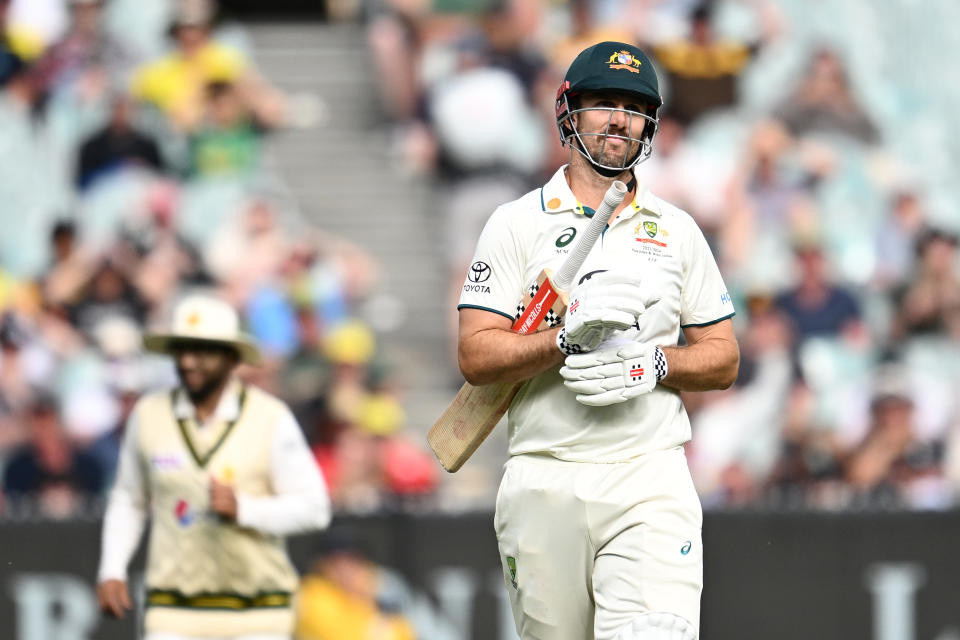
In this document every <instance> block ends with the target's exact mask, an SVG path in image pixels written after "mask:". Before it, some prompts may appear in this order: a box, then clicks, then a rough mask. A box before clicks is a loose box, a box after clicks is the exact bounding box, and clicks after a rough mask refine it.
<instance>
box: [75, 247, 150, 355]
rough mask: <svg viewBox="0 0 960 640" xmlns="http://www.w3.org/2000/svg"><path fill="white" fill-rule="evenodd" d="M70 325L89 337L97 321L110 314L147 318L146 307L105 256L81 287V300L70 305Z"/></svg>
mask: <svg viewBox="0 0 960 640" xmlns="http://www.w3.org/2000/svg"><path fill="white" fill-rule="evenodd" d="M69 314H70V324H72V325H73V326H74V327H76V328H77V329H78V330H79V331H80V332H81V333H83V334H84V335H86V336H88V337H90V338H91V339H92V337H93V335H94V330H95V329H96V326H97V324H98V323H99V322H100V321H101V320H103V319H104V318H106V317H108V316H112V315H118V316H123V317H126V318H129V319H131V320H133V321H134V322H135V323H136V324H137V325H141V326H142V325H143V324H144V322H145V321H146V315H147V306H146V303H145V301H144V300H143V297H142V296H141V295H140V292H139V291H137V289H136V287H134V286H133V284H132V283H131V282H130V279H129V277H128V275H127V274H126V273H125V272H124V271H123V269H122V267H121V266H120V265H119V264H117V262H116V260H113V259H111V258H104V259H102V260H101V261H100V264H99V265H98V266H97V268H96V269H95V270H94V271H93V273H92V275H91V276H90V279H89V280H88V282H87V284H86V285H85V287H84V290H83V294H82V296H81V298H80V301H79V302H77V303H76V304H74V305H71V306H70V308H69Z"/></svg>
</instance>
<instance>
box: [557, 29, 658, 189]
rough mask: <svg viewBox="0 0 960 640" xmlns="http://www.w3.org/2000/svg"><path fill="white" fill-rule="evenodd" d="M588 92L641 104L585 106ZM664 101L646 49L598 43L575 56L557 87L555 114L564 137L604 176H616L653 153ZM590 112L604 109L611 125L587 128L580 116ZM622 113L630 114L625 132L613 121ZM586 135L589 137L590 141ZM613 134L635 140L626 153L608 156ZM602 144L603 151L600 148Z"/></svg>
mask: <svg viewBox="0 0 960 640" xmlns="http://www.w3.org/2000/svg"><path fill="white" fill-rule="evenodd" d="M586 92H594V93H597V92H599V93H602V92H610V93H618V94H628V95H631V96H633V98H635V100H636V102H637V103H638V104H639V105H641V108H640V109H639V110H625V109H616V108H611V107H591V108H590V109H585V108H583V106H582V104H581V99H582V97H583V94H584V93H586ZM662 105H663V99H662V97H661V96H660V84H659V82H658V80H657V74H656V71H654V68H653V64H652V63H651V62H650V59H649V58H648V57H647V55H646V54H645V53H644V52H643V51H641V50H640V49H639V48H638V47H635V46H633V45H631V44H627V43H624V42H601V43H599V44H595V45H593V46H592V47H588V48H587V49H584V50H583V51H582V52H580V55H578V56H577V57H576V59H574V61H573V62H572V63H571V64H570V68H569V69H568V70H567V74H566V76H565V77H564V79H563V82H562V83H561V84H560V88H559V90H558V91H557V101H556V117H557V128H558V130H559V132H560V141H561V143H563V144H564V145H567V144H569V145H570V146H571V148H573V149H574V150H576V151H577V152H579V153H580V154H581V155H583V156H584V157H586V158H587V160H588V161H589V162H590V165H591V166H592V167H593V168H594V170H596V171H597V172H598V173H600V174H601V175H605V176H614V175H617V174H619V173H621V172H623V171H625V170H627V169H630V168H632V167H634V166H635V165H637V164H639V163H640V162H643V161H644V160H646V159H647V158H648V157H650V153H651V151H652V148H653V137H654V135H655V134H656V130H657V122H658V121H657V110H658V109H659V108H660V107H661V106H662ZM587 111H605V112H606V113H607V116H608V123H607V129H606V130H605V131H599V132H597V131H591V132H587V131H585V130H583V129H582V125H581V124H580V120H581V116H582V114H584V112H587ZM617 113H620V114H623V116H624V117H626V118H627V123H628V124H627V125H626V127H625V130H619V127H618V125H617V124H615V122H614V120H615V118H616V120H621V119H622V118H620V117H619V116H617V115H616V114H617ZM587 136H590V137H589V138H588V139H585V138H586V137H587ZM610 138H617V139H620V140H627V141H628V142H629V143H630V144H629V146H628V151H627V152H625V153H624V154H622V157H618V158H615V159H610V158H606V159H605V158H604V157H603V156H604V155H605V152H606V151H607V145H606V142H607V140H608V139H610ZM588 141H589V142H593V141H597V142H598V145H592V144H586V142H588ZM601 145H602V147H601V149H597V148H596V147H597V146H601ZM591 146H592V147H594V150H593V151H591V150H590V149H589V147H591ZM606 155H609V154H608V153H607V154H606Z"/></svg>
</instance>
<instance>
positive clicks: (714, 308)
mask: <svg viewBox="0 0 960 640" xmlns="http://www.w3.org/2000/svg"><path fill="white" fill-rule="evenodd" d="M688 224H689V229H690V231H689V233H688V234H687V237H688V238H690V241H689V245H688V247H687V252H686V256H685V260H684V273H683V289H682V290H681V293H680V326H681V327H698V326H706V325H710V324H714V323H716V322H719V321H721V320H725V319H727V318H729V317H731V316H733V314H734V313H735V311H734V308H733V301H732V300H731V298H730V294H729V293H728V292H727V286H726V285H725V284H724V283H723V277H722V276H721V275H720V269H719V267H717V261H716V260H715V259H714V257H713V253H712V252H711V251H710V246H709V245H708V244H707V239H706V238H704V237H703V232H702V231H700V228H699V227H698V226H697V225H696V223H695V222H693V220H692V219H689V220H688Z"/></svg>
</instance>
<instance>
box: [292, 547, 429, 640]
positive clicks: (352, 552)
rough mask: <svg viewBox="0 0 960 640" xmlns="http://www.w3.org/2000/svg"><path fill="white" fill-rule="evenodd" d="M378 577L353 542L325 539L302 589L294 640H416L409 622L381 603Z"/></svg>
mask: <svg viewBox="0 0 960 640" xmlns="http://www.w3.org/2000/svg"><path fill="white" fill-rule="evenodd" d="M379 573H380V571H379V568H378V567H377V565H376V564H374V563H373V562H372V561H370V560H369V559H368V558H367V557H366V556H365V555H364V553H363V552H362V551H361V550H360V548H359V545H358V544H357V542H356V540H355V538H353V537H352V536H349V535H347V534H346V533H344V532H333V533H330V534H327V536H326V537H325V540H324V545H323V547H322V549H321V552H320V555H319V557H318V558H317V560H316V561H315V562H314V565H313V566H312V567H311V569H310V571H309V573H307V575H305V576H304V578H303V581H302V582H301V584H300V594H299V605H298V612H297V630H296V635H295V637H296V638H297V640H416V633H415V632H414V629H413V626H412V625H411V624H410V622H409V621H408V620H407V619H406V618H405V617H403V616H402V615H401V614H399V613H396V612H392V611H389V610H387V607H386V606H384V604H383V603H382V602H380V601H379V599H378V591H379V577H380V576H379Z"/></svg>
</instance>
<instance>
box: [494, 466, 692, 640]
mask: <svg viewBox="0 0 960 640" xmlns="http://www.w3.org/2000/svg"><path fill="white" fill-rule="evenodd" d="M702 523H703V512H702V509H701V507H700V500H699V498H698V497H697V493H696V490H695V489H694V487H693V481H692V480H691V478H690V471H689V469H688V467H687V461H686V457H685V455H684V452H683V449H682V448H680V447H677V448H675V449H670V450H667V451H655V452H652V453H648V454H645V455H642V456H640V457H638V458H636V459H634V460H631V461H628V462H622V463H614V464H589V463H579V462H564V461H562V460H557V459H556V458H552V457H549V456H541V455H520V456H514V457H512V458H511V459H510V460H509V461H508V462H507V464H506V467H505V470H504V475H503V480H502V481H501V483H500V490H499V492H498V494H497V510H496V516H495V518H494V526H495V528H496V531H497V540H498V543H499V547H500V561H501V563H502V564H503V571H504V579H505V582H506V588H507V592H508V593H509V594H510V604H511V605H512V607H513V617H514V622H515V623H516V626H517V632H518V633H519V634H520V637H521V638H522V639H523V640H591V639H595V640H611V639H612V638H614V637H615V636H616V634H617V632H618V631H619V630H620V629H621V628H623V627H624V626H626V625H628V624H630V621H631V620H632V619H634V618H635V617H636V616H638V615H641V614H644V613H647V612H657V611H665V612H669V613H672V614H674V615H677V616H680V617H682V618H684V619H686V620H687V621H688V622H689V623H690V624H691V625H692V626H693V628H694V629H699V626H700V592H701V590H702V588H703V550H702V547H701V541H700V529H701V526H702Z"/></svg>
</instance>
